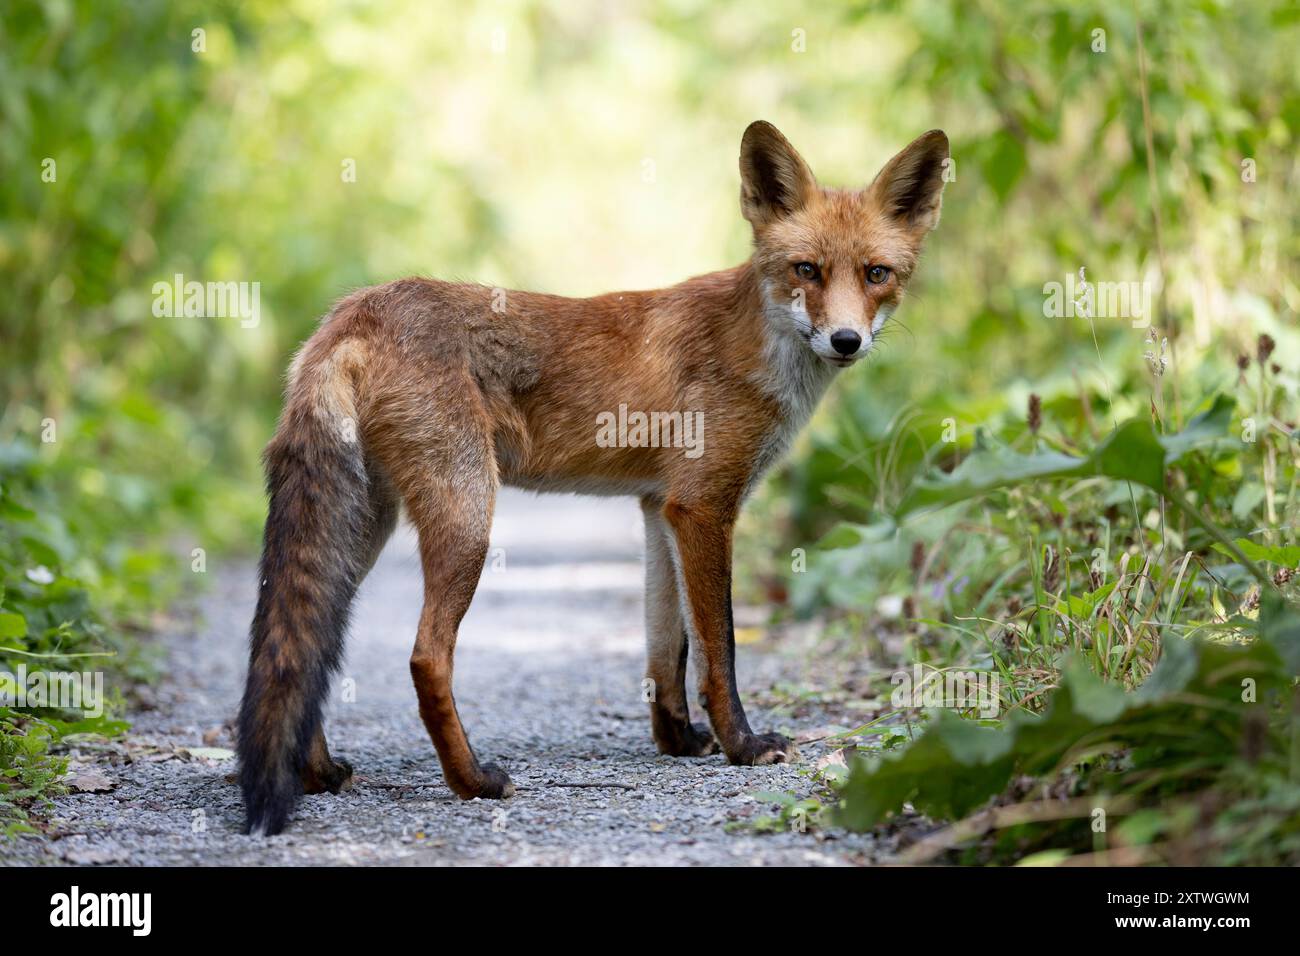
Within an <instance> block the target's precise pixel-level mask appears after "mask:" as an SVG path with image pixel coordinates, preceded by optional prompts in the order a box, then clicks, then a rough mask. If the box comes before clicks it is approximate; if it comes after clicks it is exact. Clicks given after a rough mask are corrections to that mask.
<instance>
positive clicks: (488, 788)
mask: <svg viewBox="0 0 1300 956" xmlns="http://www.w3.org/2000/svg"><path fill="white" fill-rule="evenodd" d="M482 769H483V780H482V782H481V783H480V784H479V788H478V792H477V793H471V794H469V795H468V796H466V797H465V798H464V799H466V800H473V799H474V798H475V797H482V798H483V799H484V800H508V799H510V798H511V797H513V796H514V795H515V785H514V784H513V783H511V782H510V776H509V774H507V773H506V772H505V771H504V770H502V769H501V768H500V767H498V766H497V765H496V764H494V763H485V764H484V765H483V768H482Z"/></svg>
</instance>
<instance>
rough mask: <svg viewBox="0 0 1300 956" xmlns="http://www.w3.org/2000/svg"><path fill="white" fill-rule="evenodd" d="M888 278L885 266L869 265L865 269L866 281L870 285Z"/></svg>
mask: <svg viewBox="0 0 1300 956" xmlns="http://www.w3.org/2000/svg"><path fill="white" fill-rule="evenodd" d="M888 278H889V269H888V268H886V267H885V266H871V267H870V268H868V269H867V281H868V282H870V283H871V284H872V285H880V283H882V282H884V281H885V280H886V279H888Z"/></svg>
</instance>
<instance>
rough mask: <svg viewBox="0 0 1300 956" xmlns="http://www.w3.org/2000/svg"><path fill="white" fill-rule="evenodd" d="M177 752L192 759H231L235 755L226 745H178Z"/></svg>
mask: <svg viewBox="0 0 1300 956" xmlns="http://www.w3.org/2000/svg"><path fill="white" fill-rule="evenodd" d="M176 752H177V753H178V754H180V755H181V756H182V757H186V758H187V759H191V760H230V759H232V758H233V757H234V756H235V752H234V751H233V750H227V749H226V748H225V747H177V748H176Z"/></svg>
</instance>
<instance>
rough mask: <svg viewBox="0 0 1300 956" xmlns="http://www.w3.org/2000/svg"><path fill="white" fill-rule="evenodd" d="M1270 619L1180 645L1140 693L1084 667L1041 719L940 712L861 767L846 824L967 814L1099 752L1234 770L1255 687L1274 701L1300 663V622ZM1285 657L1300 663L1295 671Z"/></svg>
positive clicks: (853, 774) (1171, 645)
mask: <svg viewBox="0 0 1300 956" xmlns="http://www.w3.org/2000/svg"><path fill="white" fill-rule="evenodd" d="M1271 600H1272V596H1270V601H1271ZM1277 600H1280V598H1278V599H1277ZM1262 613H1266V618H1267V621H1268V625H1267V627H1268V629H1269V631H1270V634H1271V637H1270V639H1269V640H1268V641H1255V642H1253V643H1251V644H1248V645H1244V646H1243V645H1227V644H1216V643H1213V642H1208V641H1207V642H1200V641H1187V640H1181V639H1175V640H1170V641H1168V642H1167V643H1166V645H1165V649H1164V654H1163V655H1162V657H1161V659H1160V662H1159V663H1158V664H1157V665H1156V668H1155V670H1154V671H1153V672H1152V673H1151V676H1150V677H1149V678H1148V679H1147V681H1146V682H1145V683H1144V684H1143V686H1142V687H1141V688H1140V689H1139V690H1138V691H1137V692H1135V693H1131V694H1130V693H1126V692H1125V691H1124V690H1123V688H1121V687H1119V686H1116V685H1113V684H1108V683H1106V682H1104V681H1103V680H1101V678H1099V677H1097V676H1096V675H1095V674H1093V673H1092V671H1091V670H1090V669H1089V667H1088V665H1087V664H1086V663H1085V662H1084V661H1083V660H1081V659H1075V660H1072V661H1070V662H1068V663H1067V664H1066V666H1065V668H1064V671H1063V674H1062V678H1061V683H1060V686H1059V687H1058V688H1057V689H1056V691H1055V692H1054V693H1053V694H1052V695H1051V697H1050V699H1049V701H1048V704H1047V709H1046V710H1045V712H1044V713H1043V714H1042V715H1041V716H1039V715H1035V714H1029V713H1025V712H1023V711H1017V712H1016V713H1014V714H1012V715H1011V716H1010V717H1008V718H1007V720H1006V721H1005V722H1004V724H1003V726H1002V727H1001V728H997V729H990V728H987V727H984V726H981V725H980V724H977V723H975V722H973V721H969V720H963V719H962V718H960V717H958V716H957V715H956V714H955V713H953V712H951V711H947V710H944V711H940V712H939V713H938V715H937V716H936V717H935V718H934V720H933V722H932V723H931V724H930V726H929V727H928V728H927V729H926V731H925V733H924V734H922V735H921V736H920V737H919V738H917V739H916V741H915V742H914V743H913V744H912V745H911V746H910V747H908V748H907V749H906V750H904V751H902V752H901V753H897V754H892V755H882V756H877V757H876V758H875V759H872V760H867V759H862V758H858V759H856V760H854V761H853V762H852V765H851V767H850V770H849V776H848V780H847V781H846V782H845V784H844V787H843V789H842V790H841V792H840V796H841V798H842V803H841V809H840V812H839V822H840V823H841V824H843V825H844V826H846V827H849V828H850V829H867V828H869V827H872V826H875V825H876V824H877V823H879V822H881V821H882V820H884V819H886V818H887V817H888V816H889V815H890V814H893V813H897V812H898V811H899V810H900V809H901V808H902V806H903V804H904V803H907V802H910V803H911V804H912V805H913V807H915V809H916V810H917V811H918V812H920V813H924V814H927V815H929V816H932V817H936V818H943V819H952V818H957V817H963V816H966V815H967V814H969V813H971V812H972V811H973V810H976V809H977V808H979V807H980V806H982V805H983V804H984V803H985V802H986V801H988V800H989V799H990V798H991V797H993V796H995V795H996V794H998V793H1000V792H1001V791H1002V790H1004V789H1005V788H1006V786H1007V784H1008V783H1009V782H1010V780H1011V778H1012V776H1013V775H1014V774H1031V775H1035V776H1044V775H1050V774H1054V773H1056V772H1058V771H1060V770H1063V769H1065V768H1067V767H1069V766H1071V765H1073V764H1076V763H1078V762H1079V761H1080V760H1082V759H1084V758H1085V757H1088V756H1091V755H1094V754H1096V753H1098V752H1118V751H1121V750H1126V749H1127V750H1130V751H1131V754H1130V759H1131V760H1132V761H1133V762H1134V763H1135V764H1141V762H1142V760H1144V759H1151V760H1155V761H1157V762H1158V764H1159V766H1160V767H1161V769H1162V771H1163V772H1171V768H1173V769H1176V768H1178V767H1179V766H1180V765H1182V766H1189V767H1190V766H1193V765H1194V766H1196V767H1202V766H1203V765H1204V763H1205V761H1206V760H1207V759H1211V760H1214V761H1217V762H1220V763H1221V764H1222V765H1224V766H1225V767H1226V766H1227V765H1228V764H1229V763H1230V762H1231V761H1232V760H1233V759H1235V758H1236V756H1237V748H1238V746H1239V741H1240V739H1241V733H1242V724H1243V722H1244V721H1245V720H1246V719H1247V718H1248V716H1250V715H1251V714H1253V713H1254V711H1253V710H1252V709H1251V708H1253V707H1255V706H1257V705H1256V704H1253V703H1246V702H1244V701H1243V700H1242V693H1241V691H1242V681H1243V679H1246V678H1250V679H1252V680H1254V681H1255V682H1256V683H1257V685H1258V687H1259V691H1260V696H1259V699H1260V700H1261V701H1262V700H1265V699H1266V697H1265V693H1266V692H1268V691H1278V690H1284V689H1286V688H1288V687H1289V686H1290V683H1291V679H1290V677H1289V675H1288V668H1291V669H1294V668H1295V666H1296V664H1300V616H1297V615H1296V614H1295V613H1294V611H1289V612H1288V614H1287V615H1284V616H1276V615H1277V609H1276V608H1275V607H1274V606H1273V604H1271V603H1268V602H1266V604H1265V612H1262ZM1279 653H1281V654H1282V656H1283V657H1288V656H1289V658H1290V660H1289V662H1288V663H1287V664H1284V663H1283V660H1282V659H1281V658H1280V657H1279ZM1258 706H1264V705H1262V704H1260V705H1258Z"/></svg>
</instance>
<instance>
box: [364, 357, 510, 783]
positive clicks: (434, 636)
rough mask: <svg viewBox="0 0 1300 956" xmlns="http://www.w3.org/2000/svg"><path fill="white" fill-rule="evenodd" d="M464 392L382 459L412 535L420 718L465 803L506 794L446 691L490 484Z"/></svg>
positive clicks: (484, 542)
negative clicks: (419, 596)
mask: <svg viewBox="0 0 1300 956" xmlns="http://www.w3.org/2000/svg"><path fill="white" fill-rule="evenodd" d="M472 389H473V385H472V383H468V382H467V383H466V384H465V387H464V388H462V389H460V390H459V392H458V396H457V398H454V399H451V398H449V399H448V400H447V401H445V402H437V403H436V405H434V413H433V414H432V415H429V414H428V413H427V412H426V413H422V415H421V417H420V419H419V420H418V422H411V423H409V424H408V428H407V430H405V432H404V435H403V437H404V438H405V439H406V440H405V441H404V442H399V441H394V442H393V443H392V445H391V446H390V447H393V448H401V449H402V451H401V453H400V454H395V455H394V457H393V460H392V461H388V462H386V464H388V466H389V473H390V474H391V475H392V477H393V482H394V484H395V485H396V486H397V488H398V489H399V491H400V492H401V495H402V499H403V501H404V502H405V504H406V513H407V516H408V517H409V518H410V520H411V523H412V524H414V525H415V528H416V530H417V531H418V532H419V536H420V563H421V566H422V567H423V570H424V609H423V610H422V611H421V613H420V627H419V631H418V632H417V634H416V638H415V650H414V651H413V652H412V653H411V678H412V680H414V682H415V692H416V695H417V696H418V697H419V701H420V717H421V719H422V720H423V721H424V726H425V729H426V730H428V732H429V738H430V740H432V741H433V746H434V748H435V749H436V750H437V751H438V759H439V760H440V761H441V763H442V773H443V777H444V778H446V781H447V786H449V787H450V788H451V789H452V791H454V792H455V793H456V795H457V796H459V797H461V798H463V799H466V800H469V799H472V798H474V797H491V798H503V797H509V796H511V795H512V794H513V793H514V787H513V785H512V784H511V783H510V778H509V777H508V776H506V774H505V772H504V771H503V770H501V769H500V768H499V767H496V766H494V765H492V764H480V763H479V761H478V758H477V757H475V756H474V751H473V750H472V749H471V748H470V745H469V738H468V737H467V736H466V734H465V728H464V727H463V726H462V725H461V722H460V715H459V714H458V713H457V712H456V700H455V698H454V697H453V695H452V663H453V656H454V654H455V650H456V632H457V629H458V628H459V627H460V621H461V618H462V617H464V616H465V612H466V610H468V609H469V604H470V600H471V599H472V598H473V597H474V590H475V588H477V587H478V580H479V575H480V574H481V573H482V571H483V562H484V559H486V557H487V550H488V535H489V532H490V530H491V527H492V510H493V506H494V504H495V501H496V490H497V476H496V461H495V457H494V455H493V453H492V443H491V438H490V437H489V436H490V433H489V431H488V428H487V422H486V415H485V413H484V411H483V409H481V408H479V407H475V405H474V404H472V403H471V402H470V401H467V396H468V395H471V394H472ZM394 437H396V436H394ZM412 442H415V443H416V444H415V446H414V447H412Z"/></svg>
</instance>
